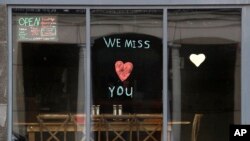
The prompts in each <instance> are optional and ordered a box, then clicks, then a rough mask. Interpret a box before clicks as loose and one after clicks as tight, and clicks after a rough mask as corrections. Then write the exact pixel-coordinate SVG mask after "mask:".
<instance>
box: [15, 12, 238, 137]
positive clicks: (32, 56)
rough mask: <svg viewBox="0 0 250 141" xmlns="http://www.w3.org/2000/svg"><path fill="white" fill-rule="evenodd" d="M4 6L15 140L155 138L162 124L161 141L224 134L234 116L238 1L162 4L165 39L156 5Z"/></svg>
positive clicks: (236, 93) (236, 86) (236, 115)
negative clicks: (230, 4)
mask: <svg viewBox="0 0 250 141" xmlns="http://www.w3.org/2000/svg"><path fill="white" fill-rule="evenodd" d="M12 13H13V17H12V21H13V22H12V29H13V31H12V41H13V42H12V50H13V55H12V59H13V62H11V63H12V69H13V72H12V76H13V80H12V82H13V84H12V89H13V99H12V101H13V105H12V106H13V111H12V115H13V125H12V127H13V137H14V138H15V139H16V140H22V139H23V140H25V139H26V140H28V141H45V140H46V141H52V140H70V141H80V140H86V133H91V134H90V135H89V136H90V141H108V140H111V141H132V140H136V141H141V140H143V141H162V140H163V139H162V137H163V135H166V133H167V132H168V134H167V140H168V141H190V140H191V141H196V140H203V141H228V140H229V139H228V137H229V125H230V124H239V123H240V122H241V116H240V115H241V100H240V99H241V89H240V87H241V84H240V81H241V79H240V72H241V59H240V58H241V11H240V10H239V9H202V10H201V9H171V10H168V16H167V18H168V23H167V25H168V27H167V31H168V35H167V37H163V36H162V35H163V10H162V9H91V10H90V12H87V13H89V14H90V15H88V16H86V15H85V10H84V9H32V8H28V9H27V8H26V9H22V8H18V9H15V8H14V9H12ZM86 17H89V18H90V19H88V20H87V21H90V22H87V23H88V24H90V25H88V26H86V25H85V23H86V21H85V18H86ZM86 27H90V35H87V36H86V35H85V30H86ZM88 34H89V33H88ZM86 37H90V41H88V43H91V44H90V46H88V47H86V45H85V44H86V41H85V39H86ZM164 38H167V40H168V45H167V47H168V54H164V53H163V44H162V39H164ZM89 47H90V50H87V49H89ZM87 53H88V54H87ZM163 55H167V56H168V59H167V60H163ZM87 57H88V58H87ZM89 59H90V62H86V60H89ZM164 61H168V66H167V67H168V72H166V73H167V74H168V77H167V78H168V83H167V84H168V86H164V84H163V78H166V77H163V74H165V73H164V72H163V62H164ZM89 63H90V64H91V68H88V69H87V68H86V67H85V66H88V64H89ZM86 70H90V71H91V72H88V73H89V74H91V76H90V79H89V77H86V76H85V74H87V73H86ZM87 79H88V80H87ZM85 82H87V84H89V85H85V84H86V83H85ZM85 86H91V88H90V89H89V88H87V90H89V91H88V93H87V94H88V95H85V91H86V90H85ZM163 87H164V88H168V90H167V92H163ZM163 93H164V94H167V97H168V98H167V99H168V101H163ZM85 97H86V98H90V99H85ZM165 98H166V97H165ZM87 100H90V101H87ZM86 103H87V104H88V103H90V105H88V106H90V107H85V106H86V105H87V104H86ZM163 103H164V104H167V105H168V106H166V107H168V109H163ZM85 109H87V110H91V115H86V114H85ZM163 111H167V112H168V113H167V112H163ZM86 113H89V112H86ZM163 113H164V114H163ZM163 115H168V118H164V119H168V121H165V122H163ZM86 117H90V119H91V123H86V121H85V119H89V118H86ZM163 123H164V124H165V125H168V126H164V127H168V129H167V131H166V133H163V132H162V131H165V130H163ZM86 125H90V126H86ZM88 127H90V128H88ZM87 128H88V129H87ZM86 130H87V131H89V130H90V132H86ZM164 137H165V136H164Z"/></svg>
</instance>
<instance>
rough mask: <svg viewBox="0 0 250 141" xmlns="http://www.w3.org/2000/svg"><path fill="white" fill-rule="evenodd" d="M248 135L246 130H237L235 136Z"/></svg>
mask: <svg viewBox="0 0 250 141" xmlns="http://www.w3.org/2000/svg"><path fill="white" fill-rule="evenodd" d="M246 133H247V130H246V129H236V130H235V132H234V136H240V137H241V136H244V134H246Z"/></svg>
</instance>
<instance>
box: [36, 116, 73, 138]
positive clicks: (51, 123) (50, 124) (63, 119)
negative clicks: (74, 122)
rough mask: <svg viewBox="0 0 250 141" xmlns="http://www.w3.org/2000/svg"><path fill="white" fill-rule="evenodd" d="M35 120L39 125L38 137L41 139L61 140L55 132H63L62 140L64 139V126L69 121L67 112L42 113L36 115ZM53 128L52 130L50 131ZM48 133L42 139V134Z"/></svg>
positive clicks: (65, 132)
mask: <svg viewBox="0 0 250 141" xmlns="http://www.w3.org/2000/svg"><path fill="white" fill-rule="evenodd" d="M37 121H38V123H39V126H40V139H41V141H44V140H45V141H50V140H56V141H61V140H60V139H59V137H58V136H57V134H58V133H59V132H63V141H66V140H67V139H66V134H67V131H66V129H67V128H66V127H65V126H67V123H68V122H69V121H70V116H69V115H68V114H42V115H40V114H39V115H38V116H37ZM52 129H53V131H52ZM45 133H48V135H49V136H46V137H47V138H46V139H44V134H45Z"/></svg>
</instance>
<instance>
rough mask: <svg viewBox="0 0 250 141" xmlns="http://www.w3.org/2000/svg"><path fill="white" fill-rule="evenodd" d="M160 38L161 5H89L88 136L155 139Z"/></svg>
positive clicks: (159, 103) (157, 132) (158, 135)
mask: <svg viewBox="0 0 250 141" xmlns="http://www.w3.org/2000/svg"><path fill="white" fill-rule="evenodd" d="M161 38H162V10H91V41H92V46H91V52H92V54H91V59H92V60H91V64H92V93H93V94H92V106H93V107H92V111H93V113H92V114H93V117H97V119H96V118H93V121H92V122H93V123H94V124H92V125H93V129H94V134H93V136H92V138H93V139H94V140H100V139H101V140H104V139H110V140H113V141H115V140H132V139H133V140H136V139H137V140H157V141H160V140H161V130H162V102H163V101H162V40H161ZM96 123H101V124H100V126H98V127H96V126H95V125H96ZM103 129H105V130H103ZM98 131H99V132H98ZM102 131H105V132H102Z"/></svg>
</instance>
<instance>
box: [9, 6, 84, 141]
mask: <svg viewBox="0 0 250 141" xmlns="http://www.w3.org/2000/svg"><path fill="white" fill-rule="evenodd" d="M12 20H13V25H12V26H13V33H12V35H13V37H12V38H13V43H12V44H13V62H12V63H13V137H14V138H19V139H21V138H26V139H27V140H29V141H35V140H37V141H43V140H62V139H63V138H67V140H71V141H73V140H75V141H78V140H79V138H78V132H77V131H78V128H77V123H78V122H79V120H82V121H80V122H84V121H83V119H81V118H77V116H78V115H82V114H83V113H84V80H85V79H84V78H85V77H84V70H85V68H84V64H85V54H84V52H85V48H86V47H85V37H84V36H85V11H84V10H82V9H74V10H73V9H71V10H69V9H13V18H12ZM66 125H67V127H68V126H69V125H70V128H69V127H68V128H67V132H65V131H64V130H63V129H65V128H64V127H65V126H66ZM68 131H69V132H68ZM81 131H82V130H81ZM79 136H80V135H79Z"/></svg>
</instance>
